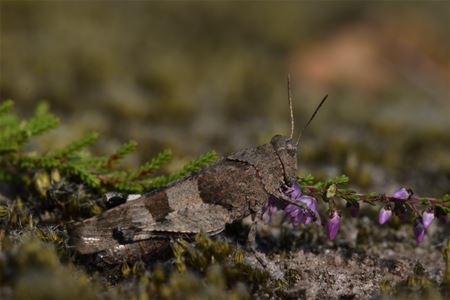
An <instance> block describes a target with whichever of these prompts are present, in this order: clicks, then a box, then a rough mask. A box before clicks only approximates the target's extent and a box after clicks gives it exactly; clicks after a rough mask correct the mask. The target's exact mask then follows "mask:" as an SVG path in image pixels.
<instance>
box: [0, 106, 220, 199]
mask: <svg viewBox="0 0 450 300" xmlns="http://www.w3.org/2000/svg"><path fill="white" fill-rule="evenodd" d="M12 106H13V103H12V101H5V102H3V103H2V104H1V105H0V129H1V131H0V180H1V181H12V180H15V181H20V182H32V181H33V180H32V178H33V177H34V174H38V173H39V172H40V171H46V172H52V171H54V170H56V171H58V172H59V173H60V174H61V175H62V176H63V177H66V178H68V179H70V180H74V181H78V182H81V183H83V184H85V185H86V186H88V187H89V188H91V189H94V190H96V191H100V192H103V191H106V190H119V191H123V192H133V193H136V192H143V191H145V190H148V189H152V188H157V187H159V186H161V185H164V184H167V183H169V182H171V181H174V180H177V179H179V178H182V177H184V176H187V175H189V174H190V173H192V172H196V171H198V170H200V169H201V168H202V167H204V166H205V165H207V164H209V163H211V162H212V161H214V160H215V159H216V158H217V154H216V153H215V152H209V153H206V154H205V155H202V156H201V157H199V158H198V159H196V160H193V161H191V162H190V163H188V164H187V165H186V166H185V167H184V168H182V169H181V170H180V171H178V172H175V173H174V174H169V175H160V174H155V172H156V171H158V170H160V169H161V168H162V167H163V166H164V165H165V164H167V162H169V161H170V160H171V158H172V153H171V151H170V150H163V151H162V152H160V153H159V154H158V155H157V156H156V157H154V158H152V159H151V160H149V161H148V162H145V163H144V164H142V165H141V166H140V167H138V168H137V169H136V170H127V169H123V168H120V162H121V161H122V160H123V159H124V158H125V157H126V156H127V155H128V154H130V153H132V152H133V151H134V150H135V149H136V147H137V143H136V142H135V141H129V142H127V143H125V144H123V145H122V146H121V147H120V148H119V149H118V150H117V151H116V152H114V153H113V154H111V155H109V156H91V155H90V154H89V153H88V152H86V151H85V150H84V149H86V147H88V146H89V145H91V144H92V143H94V142H95V141H96V140H97V138H98V134H97V133H95V132H91V133H88V134H86V135H85V136H83V137H81V138H80V139H78V140H75V141H73V142H71V143H69V144H68V145H67V146H65V147H63V148H61V149H58V150H53V151H50V152H48V153H39V154H37V153H26V152H24V151H23V148H22V146H23V145H24V144H25V143H26V142H28V141H29V140H30V139H31V138H33V137H34V136H37V135H39V134H42V133H44V132H46V131H48V130H50V129H52V128H54V127H55V126H57V125H58V119H57V118H56V117H55V116H54V115H52V114H50V113H49V112H48V107H47V105H45V104H40V105H39V106H38V107H37V108H36V111H35V113H34V116H33V117H32V118H30V119H29V120H19V118H18V117H17V116H16V115H15V114H14V113H13V112H12V111H11V108H12ZM38 178H40V179H42V178H43V177H42V176H40V177H38ZM45 182H47V185H49V184H51V182H50V181H45V180H44V181H42V180H41V182H40V183H39V186H40V191H41V194H42V195H43V196H45V191H46V190H47V188H48V186H45Z"/></svg>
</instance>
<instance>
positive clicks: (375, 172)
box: [0, 0, 450, 196]
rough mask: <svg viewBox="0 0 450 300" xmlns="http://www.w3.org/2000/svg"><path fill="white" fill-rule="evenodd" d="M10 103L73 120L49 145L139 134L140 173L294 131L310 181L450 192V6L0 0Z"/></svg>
mask: <svg viewBox="0 0 450 300" xmlns="http://www.w3.org/2000/svg"><path fill="white" fill-rule="evenodd" d="M0 9H1V14H0V17H1V21H0V25H1V28H0V43H1V46H0V99H2V100H5V99H8V98H11V99H13V100H14V101H15V104H16V109H17V110H18V111H20V112H21V113H22V114H23V115H24V116H28V115H29V114H30V113H31V112H32V110H33V109H34V107H35V106H36V104H37V103H39V102H40V101H42V100H45V101H47V102H48V103H49V104H50V107H51V110H52V111H53V112H54V113H56V114H57V115H58V116H59V117H60V118H61V123H62V125H61V126H60V128H59V129H57V130H54V131H53V133H51V134H47V135H46V136H44V137H43V138H42V139H41V140H40V144H39V145H33V147H35V146H38V147H41V148H43V149H44V150H45V149H47V148H52V147H57V146H61V145H64V144H66V143H67V142H68V141H70V140H72V139H74V138H77V137H80V136H81V135H82V134H83V133H86V132H87V131H90V130H95V131H98V132H99V133H101V136H102V138H101V139H100V141H99V142H98V143H97V144H96V148H95V149H93V151H96V152H99V153H109V152H111V151H113V150H114V149H115V148H116V147H118V146H119V145H120V144H121V143H123V142H125V141H127V140H129V139H134V140H136V141H138V142H139V145H140V146H139V148H138V149H139V150H138V153H137V154H136V155H135V156H134V157H133V158H132V159H131V160H130V161H128V163H129V164H131V165H133V164H137V163H139V162H142V161H145V160H148V159H150V158H151V157H152V156H153V155H154V154H155V153H156V152H158V151H160V150H161V149H163V148H171V149H172V150H173V151H174V156H175V160H174V161H173V163H172V165H171V166H170V168H177V167H179V166H180V165H182V164H183V163H185V162H186V161H187V160H188V159H190V158H192V157H195V156H198V155H200V154H202V153H204V152H206V151H208V150H211V149H215V150H216V151H218V152H219V153H222V154H226V153H229V152H232V151H235V150H237V149H239V148H242V147H247V146H254V145H257V144H261V143H265V142H268V141H269V140H270V138H271V136H273V135H274V134H276V133H282V134H286V135H288V134H289V128H290V119H289V109H288V101H287V89H286V75H287V73H288V72H290V73H291V74H292V78H293V94H294V108H295V112H294V113H295V120H296V128H297V131H298V130H299V129H300V128H301V127H302V126H303V124H304V123H305V121H306V120H307V119H308V117H309V116H310V114H311V113H312V111H313V110H314V108H315V106H316V105H317V104H318V102H319V101H320V100H321V98H322V97H323V96H324V95H325V94H329V100H328V102H327V103H326V105H324V107H323V108H322V110H321V111H320V113H319V115H318V116H317V118H316V119H315V121H314V122H313V123H312V126H310V128H309V129H308V131H307V132H306V133H305V135H304V136H303V138H302V141H301V148H300V159H299V167H300V174H307V173H312V174H314V175H315V176H317V177H323V176H333V175H338V174H341V173H345V174H347V175H349V176H350V178H351V182H353V183H354V184H355V185H357V186H358V187H359V189H362V190H372V191H379V192H391V191H393V190H394V189H395V188H396V187H397V186H398V185H401V186H410V187H412V188H413V189H414V190H415V191H416V192H417V193H420V194H427V195H430V196H432V195H435V196H438V195H440V194H443V193H448V192H450V152H449V149H450V95H449V71H450V70H449V51H450V49H449V36H450V23H449V22H450V21H449V8H448V2H447V1H430V2H425V1H424V2H418V1H414V2H408V1H406V2H401V3H397V2H395V3H394V2H392V1H386V2H383V3H375V2H363V1H361V2H345V3H335V2H320V3H315V2H283V3H274V2H247V3H237V2H231V3H228V2H214V3H213V2H206V1H205V2H189V3H188V2H145V1H133V2H128V3H124V2H119V1H95V2H88V1H4V0H2V1H1V2H0Z"/></svg>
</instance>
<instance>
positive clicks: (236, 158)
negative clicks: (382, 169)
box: [70, 82, 326, 263]
mask: <svg viewBox="0 0 450 300" xmlns="http://www.w3.org/2000/svg"><path fill="white" fill-rule="evenodd" d="M288 84H289V82H288ZM288 90H289V91H290V88H288ZM325 99H326V97H325V98H324V99H323V100H322V102H321V103H320V104H319V106H318V107H317V109H316V111H315V112H314V114H313V115H312V117H311V119H310V120H309V121H308V123H307V125H306V126H308V124H309V122H310V121H311V120H312V119H313V118H314V115H315V114H316V113H317V111H318V109H319V108H320V106H321V105H322V103H323V102H324V101H325ZM289 100H290V103H291V99H290V96H289ZM291 120H293V119H292V105H291ZM291 125H292V127H291V136H290V137H285V136H281V135H275V136H274V137H273V138H272V140H271V141H270V143H268V144H264V145H260V146H257V147H253V148H247V149H243V150H241V151H238V152H236V153H233V154H231V155H228V156H226V157H223V158H220V159H219V160H217V161H216V162H215V163H213V164H211V165H209V166H207V167H205V168H204V169H202V170H201V171H199V172H198V173H195V174H192V175H190V176H188V177H185V178H183V179H181V180H178V181H175V182H173V183H172V184H169V185H167V186H165V187H162V188H160V189H157V190H154V191H151V192H150V193H148V194H145V195H143V196H141V197H139V198H137V199H134V200H129V201H126V202H125V203H123V204H120V205H118V206H116V207H113V208H111V209H109V210H106V211H105V212H103V213H102V214H101V215H99V216H95V217H92V218H89V219H86V220H84V221H82V222H79V223H77V224H74V226H73V227H72V229H71V230H70V236H71V240H70V243H71V245H72V246H73V248H74V249H75V251H77V252H78V253H80V254H96V255H97V256H98V257H100V258H101V259H102V260H103V261H105V262H107V263H118V262H123V261H132V260H136V259H138V258H141V257H152V256H157V255H159V254H160V253H161V251H163V250H164V249H166V247H167V245H169V242H170V238H171V237H174V236H189V235H194V234H196V233H199V232H204V233H207V234H209V235H214V234H217V233H220V232H221V231H223V230H224V229H225V225H226V224H228V223H232V222H234V221H237V220H241V219H243V218H245V217H247V216H249V215H253V216H254V215H256V214H258V212H261V207H262V205H263V204H264V203H265V202H266V201H267V199H268V198H269V196H274V197H276V198H278V199H284V200H286V201H289V199H286V196H285V195H284V193H283V189H284V188H285V187H287V186H291V184H292V183H293V182H294V181H295V179H296V174H297V144H298V141H297V143H294V142H293V141H292V134H293V121H292V122H291ZM306 126H305V128H306Z"/></svg>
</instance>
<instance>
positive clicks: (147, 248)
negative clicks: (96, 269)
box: [95, 238, 172, 265]
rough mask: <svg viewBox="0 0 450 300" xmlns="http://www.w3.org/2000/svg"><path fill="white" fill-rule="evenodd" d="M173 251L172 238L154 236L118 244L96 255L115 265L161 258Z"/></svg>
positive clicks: (102, 260)
mask: <svg viewBox="0 0 450 300" xmlns="http://www.w3.org/2000/svg"><path fill="white" fill-rule="evenodd" d="M171 253H172V251H171V250H170V239H167V238H152V239H148V240H142V241H137V242H134V243H129V244H117V245H115V246H113V247H111V248H110V249H106V250H104V251H101V252H98V253H96V254H95V256H96V260H97V261H98V262H99V263H104V264H108V265H115V264H120V263H124V262H135V261H138V260H143V261H147V260H151V259H154V258H159V259H160V258H163V257H166V256H169V255H170V254H171Z"/></svg>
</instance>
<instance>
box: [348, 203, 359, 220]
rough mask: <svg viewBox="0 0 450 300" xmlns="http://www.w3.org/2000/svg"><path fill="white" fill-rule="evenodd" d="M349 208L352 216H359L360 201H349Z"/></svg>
mask: <svg viewBox="0 0 450 300" xmlns="http://www.w3.org/2000/svg"><path fill="white" fill-rule="evenodd" d="M347 209H348V212H349V213H350V216H352V217H353V218H356V217H358V215H359V203H358V202H347Z"/></svg>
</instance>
